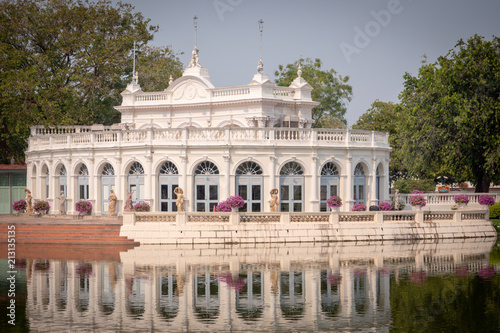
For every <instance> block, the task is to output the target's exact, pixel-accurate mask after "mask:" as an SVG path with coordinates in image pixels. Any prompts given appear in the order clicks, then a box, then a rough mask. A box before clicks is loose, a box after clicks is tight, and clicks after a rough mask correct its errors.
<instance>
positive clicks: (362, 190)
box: [359, 185, 365, 200]
mask: <svg viewBox="0 0 500 333" xmlns="http://www.w3.org/2000/svg"><path fill="white" fill-rule="evenodd" d="M364 194H365V191H364V186H363V185H359V199H360V200H363V199H364Z"/></svg>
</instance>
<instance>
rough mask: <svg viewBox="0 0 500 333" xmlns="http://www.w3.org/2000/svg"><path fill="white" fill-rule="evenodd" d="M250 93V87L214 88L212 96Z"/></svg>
mask: <svg viewBox="0 0 500 333" xmlns="http://www.w3.org/2000/svg"><path fill="white" fill-rule="evenodd" d="M249 94H250V88H244V87H234V88H218V89H214V90H212V97H226V96H244V95H249Z"/></svg>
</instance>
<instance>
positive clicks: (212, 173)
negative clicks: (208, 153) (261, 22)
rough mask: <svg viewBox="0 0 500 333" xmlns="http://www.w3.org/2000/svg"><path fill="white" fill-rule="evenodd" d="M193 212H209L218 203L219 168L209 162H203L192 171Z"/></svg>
mask: <svg viewBox="0 0 500 333" xmlns="http://www.w3.org/2000/svg"><path fill="white" fill-rule="evenodd" d="M194 186H195V193H196V197H195V210H196V211H197V212H211V211H213V210H214V208H215V207H216V206H217V204H218V203H219V168H217V166H216V165H215V164H213V163H212V162H210V161H203V162H201V163H200V164H198V165H197V166H196V169H195V171H194Z"/></svg>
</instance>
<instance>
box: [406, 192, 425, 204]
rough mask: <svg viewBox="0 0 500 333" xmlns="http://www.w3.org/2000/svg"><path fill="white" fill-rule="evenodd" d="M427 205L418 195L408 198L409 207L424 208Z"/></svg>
mask: <svg viewBox="0 0 500 333" xmlns="http://www.w3.org/2000/svg"><path fill="white" fill-rule="evenodd" d="M426 204H427V200H426V199H425V198H424V197H423V196H421V195H420V194H417V195H414V196H413V197H411V198H410V205H412V206H422V207H424V206H425V205H426Z"/></svg>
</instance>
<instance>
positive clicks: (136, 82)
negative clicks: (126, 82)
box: [134, 72, 139, 84]
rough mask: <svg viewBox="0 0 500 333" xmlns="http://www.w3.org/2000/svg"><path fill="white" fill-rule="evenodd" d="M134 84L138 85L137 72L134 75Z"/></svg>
mask: <svg viewBox="0 0 500 333" xmlns="http://www.w3.org/2000/svg"><path fill="white" fill-rule="evenodd" d="M134 82H135V84H139V72H135V73H134Z"/></svg>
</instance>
